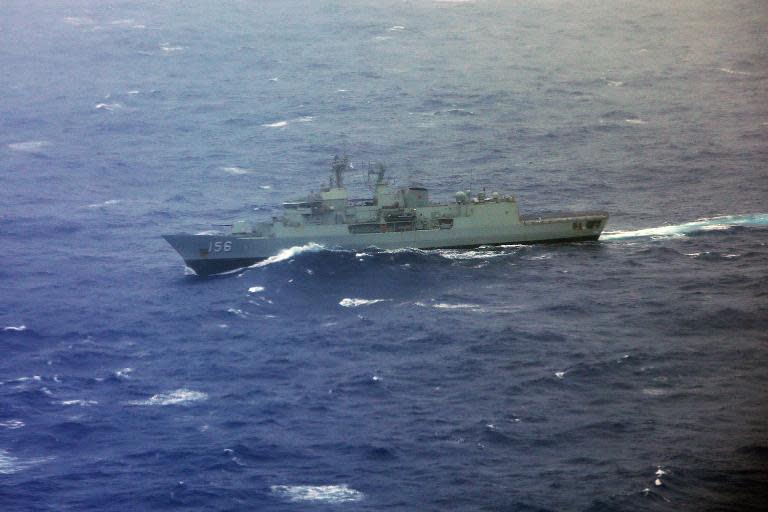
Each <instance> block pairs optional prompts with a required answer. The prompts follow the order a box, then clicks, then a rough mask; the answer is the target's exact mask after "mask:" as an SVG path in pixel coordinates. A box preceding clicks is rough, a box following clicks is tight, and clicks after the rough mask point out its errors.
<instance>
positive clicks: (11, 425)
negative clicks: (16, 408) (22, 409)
mask: <svg viewBox="0 0 768 512" xmlns="http://www.w3.org/2000/svg"><path fill="white" fill-rule="evenodd" d="M23 426H24V422H23V421H21V420H8V421H0V427H2V428H7V429H8V430H16V429H17V428H21V427H23Z"/></svg>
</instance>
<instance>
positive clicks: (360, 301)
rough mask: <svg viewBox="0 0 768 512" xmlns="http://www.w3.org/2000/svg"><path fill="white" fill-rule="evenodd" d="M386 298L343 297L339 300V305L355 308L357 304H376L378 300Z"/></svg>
mask: <svg viewBox="0 0 768 512" xmlns="http://www.w3.org/2000/svg"><path fill="white" fill-rule="evenodd" d="M386 300H387V299H350V298H344V299H341V300H340V301H339V306H344V307H345V308H356V307H359V306H369V305H371V304H377V303H379V302H384V301H386Z"/></svg>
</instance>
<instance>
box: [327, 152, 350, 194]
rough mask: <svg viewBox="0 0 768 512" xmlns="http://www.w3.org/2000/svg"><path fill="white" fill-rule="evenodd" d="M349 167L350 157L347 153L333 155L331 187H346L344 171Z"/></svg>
mask: <svg viewBox="0 0 768 512" xmlns="http://www.w3.org/2000/svg"><path fill="white" fill-rule="evenodd" d="M348 168H349V158H348V157H347V155H344V156H342V157H339V155H336V156H334V157H333V163H332V164H331V172H332V173H333V175H332V176H331V188H344V171H345V170H347V169H348Z"/></svg>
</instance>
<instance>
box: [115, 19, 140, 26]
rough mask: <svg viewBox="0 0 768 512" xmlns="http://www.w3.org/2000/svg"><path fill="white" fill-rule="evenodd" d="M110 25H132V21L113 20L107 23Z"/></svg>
mask: <svg viewBox="0 0 768 512" xmlns="http://www.w3.org/2000/svg"><path fill="white" fill-rule="evenodd" d="M109 24H110V25H133V24H134V20H128V19H126V20H114V21H110V22H109Z"/></svg>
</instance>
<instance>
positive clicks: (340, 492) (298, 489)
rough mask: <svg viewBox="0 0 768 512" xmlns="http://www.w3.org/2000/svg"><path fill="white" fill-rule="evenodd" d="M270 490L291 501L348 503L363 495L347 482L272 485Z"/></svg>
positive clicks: (359, 498)
mask: <svg viewBox="0 0 768 512" xmlns="http://www.w3.org/2000/svg"><path fill="white" fill-rule="evenodd" d="M270 490H271V491H272V492H273V493H274V494H276V495H277V496H279V497H281V498H284V499H286V500H288V501H290V502H292V503H301V502H323V503H348V502H355V501H360V500H362V499H363V498H364V497H365V495H364V494H363V493H362V492H360V491H357V490H355V489H352V488H351V487H349V486H348V485H347V484H339V485H273V486H271V487H270Z"/></svg>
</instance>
